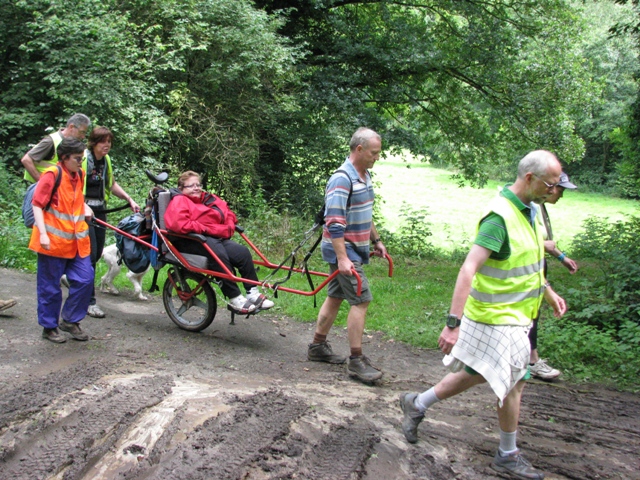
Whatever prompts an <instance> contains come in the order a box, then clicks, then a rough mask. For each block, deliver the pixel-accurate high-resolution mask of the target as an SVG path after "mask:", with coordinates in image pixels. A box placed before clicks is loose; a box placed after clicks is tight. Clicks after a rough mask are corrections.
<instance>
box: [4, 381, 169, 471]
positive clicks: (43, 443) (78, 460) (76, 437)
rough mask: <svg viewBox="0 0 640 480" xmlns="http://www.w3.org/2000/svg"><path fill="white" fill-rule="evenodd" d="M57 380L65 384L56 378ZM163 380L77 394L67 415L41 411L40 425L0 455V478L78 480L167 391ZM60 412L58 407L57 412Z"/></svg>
mask: <svg viewBox="0 0 640 480" xmlns="http://www.w3.org/2000/svg"><path fill="white" fill-rule="evenodd" d="M59 381H65V378H64V377H60V380H59ZM172 385H173V380H172V379H171V377H169V376H158V377H151V376H147V377H142V378H138V379H136V380H134V381H132V382H130V383H129V384H125V385H117V386H115V387H113V388H112V389H110V390H108V391H106V392H104V393H103V394H100V393H98V394H95V395H80V397H81V398H80V399H79V403H80V406H79V407H78V408H74V407H77V406H72V407H71V408H73V410H72V411H71V413H68V414H66V415H65V414H64V412H56V411H54V410H52V411H49V412H46V417H47V418H46V421H43V422H40V427H39V428H36V429H32V431H30V432H29V433H28V434H26V435H24V436H23V437H21V438H20V440H19V441H18V442H16V444H15V445H14V447H13V448H12V449H11V450H10V451H7V452H5V453H6V455H5V458H4V464H0V477H2V478H29V479H40V478H47V477H50V476H52V475H57V474H62V478H64V479H77V478H82V477H83V475H84V474H85V473H86V472H87V471H88V470H89V468H91V466H92V465H93V464H94V463H95V462H96V461H97V460H98V459H99V458H100V457H102V456H103V455H104V454H105V453H106V452H107V451H108V450H109V449H110V448H111V447H112V446H113V444H114V443H115V442H116V441H117V439H118V438H119V437H120V436H121V435H122V434H123V432H124V431H125V430H126V429H127V428H128V427H129V426H130V425H131V424H133V423H134V422H135V421H136V419H137V417H138V415H139V414H140V413H141V412H142V411H144V410H145V409H147V408H149V407H151V406H153V405H156V404H158V403H160V402H161V401H162V399H163V398H164V397H166V396H167V395H168V394H169V393H170V392H171V386H172ZM63 408H64V407H63Z"/></svg>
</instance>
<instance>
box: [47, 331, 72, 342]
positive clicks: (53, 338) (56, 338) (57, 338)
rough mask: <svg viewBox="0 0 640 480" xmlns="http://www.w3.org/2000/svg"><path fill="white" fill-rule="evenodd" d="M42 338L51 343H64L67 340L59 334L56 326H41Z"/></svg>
mask: <svg viewBox="0 0 640 480" xmlns="http://www.w3.org/2000/svg"><path fill="white" fill-rule="evenodd" d="M42 338H44V339H46V340H49V341H50V342H53V343H64V342H66V341H67V339H66V338H64V336H63V335H60V332H59V331H58V329H57V328H43V329H42Z"/></svg>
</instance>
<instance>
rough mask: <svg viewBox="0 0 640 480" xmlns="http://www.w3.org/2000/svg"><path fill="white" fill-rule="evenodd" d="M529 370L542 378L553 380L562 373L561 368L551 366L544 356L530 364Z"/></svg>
mask: <svg viewBox="0 0 640 480" xmlns="http://www.w3.org/2000/svg"><path fill="white" fill-rule="evenodd" d="M529 371H530V372H531V375H533V376H534V377H538V378H542V379H543V380H553V379H554V378H557V377H559V376H560V375H562V372H561V371H560V370H556V369H555V368H551V367H550V366H549V365H547V362H546V361H545V360H543V359H542V358H541V359H540V360H538V361H537V362H536V363H534V364H533V365H529Z"/></svg>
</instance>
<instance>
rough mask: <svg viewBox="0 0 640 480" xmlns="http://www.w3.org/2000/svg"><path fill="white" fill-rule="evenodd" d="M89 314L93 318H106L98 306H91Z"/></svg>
mask: <svg viewBox="0 0 640 480" xmlns="http://www.w3.org/2000/svg"><path fill="white" fill-rule="evenodd" d="M87 314H88V315H89V316H90V317H93V318H104V312H103V311H102V309H101V308H100V307H99V306H98V305H89V309H88V310H87Z"/></svg>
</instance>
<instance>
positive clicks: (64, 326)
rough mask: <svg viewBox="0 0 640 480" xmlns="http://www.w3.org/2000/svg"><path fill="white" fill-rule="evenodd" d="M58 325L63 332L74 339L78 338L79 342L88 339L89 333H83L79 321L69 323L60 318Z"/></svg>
mask: <svg viewBox="0 0 640 480" xmlns="http://www.w3.org/2000/svg"><path fill="white" fill-rule="evenodd" d="M59 327H60V330H62V331H63V332H67V333H70V334H71V336H72V337H73V338H74V339H75V340H78V341H79V342H86V341H87V340H89V335H87V334H86V333H84V332H83V331H82V329H81V328H80V322H78V323H70V322H67V321H65V320H60V325H59Z"/></svg>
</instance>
